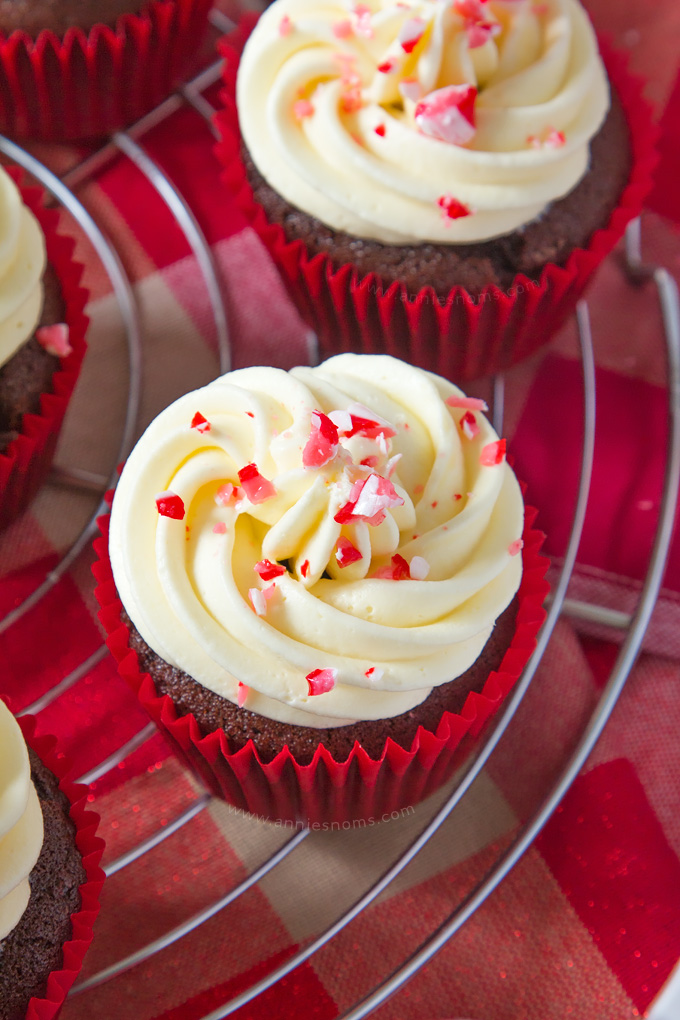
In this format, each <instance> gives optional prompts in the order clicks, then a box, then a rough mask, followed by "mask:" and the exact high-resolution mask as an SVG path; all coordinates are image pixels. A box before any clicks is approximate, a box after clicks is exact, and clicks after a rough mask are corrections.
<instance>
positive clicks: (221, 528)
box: [213, 521, 227, 535]
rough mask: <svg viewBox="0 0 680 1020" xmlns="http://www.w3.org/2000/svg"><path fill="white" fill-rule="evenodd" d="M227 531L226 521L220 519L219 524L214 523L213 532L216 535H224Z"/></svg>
mask: <svg viewBox="0 0 680 1020" xmlns="http://www.w3.org/2000/svg"><path fill="white" fill-rule="evenodd" d="M226 531H227V525H226V524H225V523H224V521H218V522H217V524H213V533H214V534H215V535H224V534H226Z"/></svg>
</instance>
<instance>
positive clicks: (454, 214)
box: [437, 195, 471, 220]
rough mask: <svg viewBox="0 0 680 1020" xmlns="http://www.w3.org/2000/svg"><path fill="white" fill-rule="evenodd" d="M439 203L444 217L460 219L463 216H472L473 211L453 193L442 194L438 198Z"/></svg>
mask: <svg viewBox="0 0 680 1020" xmlns="http://www.w3.org/2000/svg"><path fill="white" fill-rule="evenodd" d="M437 205H438V206H439V208H440V209H441V210H442V216H443V218H444V219H449V220H459V219H462V218H463V216H470V215H471V211H470V209H468V207H467V206H466V205H463V203H462V202H459V201H458V199H457V198H454V197H453V195H442V196H441V197H440V198H438V199H437Z"/></svg>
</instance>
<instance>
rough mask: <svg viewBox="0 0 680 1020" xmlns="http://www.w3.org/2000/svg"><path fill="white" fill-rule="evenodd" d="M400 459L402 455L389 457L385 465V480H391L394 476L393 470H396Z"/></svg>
mask: <svg viewBox="0 0 680 1020" xmlns="http://www.w3.org/2000/svg"><path fill="white" fill-rule="evenodd" d="M401 458H402V454H401V453H395V455H394V456H393V457H390V459H389V460H388V462H387V464H386V466H385V477H386V478H391V477H392V475H393V474H394V469H395V468H396V466H397V464H398V463H399V461H400V460H401Z"/></svg>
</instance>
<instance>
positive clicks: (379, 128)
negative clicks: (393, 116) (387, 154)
mask: <svg viewBox="0 0 680 1020" xmlns="http://www.w3.org/2000/svg"><path fill="white" fill-rule="evenodd" d="M373 130H374V131H375V133H376V135H380V137H381V138H384V137H385V125H384V124H376V126H375V127H374V128H373Z"/></svg>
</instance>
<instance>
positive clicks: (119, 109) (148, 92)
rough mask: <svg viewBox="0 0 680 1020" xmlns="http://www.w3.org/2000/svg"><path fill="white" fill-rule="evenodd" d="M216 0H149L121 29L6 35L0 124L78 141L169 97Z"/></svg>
mask: <svg viewBox="0 0 680 1020" xmlns="http://www.w3.org/2000/svg"><path fill="white" fill-rule="evenodd" d="M211 6H212V0H151V2H150V3H149V4H148V5H147V6H146V7H145V8H144V9H143V10H142V11H141V12H140V13H139V14H124V15H122V16H121V17H120V18H118V20H117V22H116V27H115V29H113V28H109V27H108V26H107V25H95V26H94V27H93V28H91V29H90V31H89V32H84V31H83V30H82V29H80V28H69V29H68V30H67V31H66V33H65V34H64V36H63V38H60V37H59V36H57V35H55V33H54V32H52V31H50V30H48V29H45V30H44V31H42V32H40V33H39V34H38V36H37V37H36V38H35V39H32V38H31V37H30V36H29V35H27V34H26V33H25V32H21V31H16V32H12V33H11V35H9V36H1V35H0V130H1V131H2V132H3V133H4V134H8V135H11V136H13V137H15V138H30V139H41V140H43V141H74V140H76V139H81V138H91V137H97V136H101V135H104V134H108V133H110V132H111V131H115V130H116V129H118V128H120V127H123V126H125V125H126V124H131V123H132V122H133V121H135V120H138V119H139V118H140V117H142V116H143V115H144V114H145V113H148V111H149V110H151V109H152V108H153V107H154V106H157V105H158V103H160V102H161V101H162V100H163V99H165V98H166V96H168V95H169V94H170V92H171V91H172V89H173V88H174V86H175V85H176V84H177V82H178V81H180V80H181V78H182V75H183V73H184V72H185V71H186V70H187V68H188V67H189V66H190V65H191V63H192V62H193V60H195V56H196V51H197V49H198V47H199V44H200V42H201V40H202V38H203V34H204V32H205V29H206V27H207V24H208V13H209V11H210V8H211Z"/></svg>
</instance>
